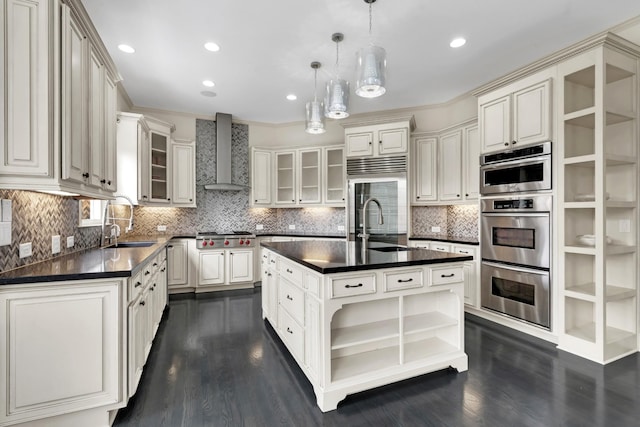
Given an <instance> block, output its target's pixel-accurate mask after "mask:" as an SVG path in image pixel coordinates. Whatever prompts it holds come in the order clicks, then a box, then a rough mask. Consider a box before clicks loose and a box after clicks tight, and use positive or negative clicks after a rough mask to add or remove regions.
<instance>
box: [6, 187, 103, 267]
mask: <svg viewBox="0 0 640 427" xmlns="http://www.w3.org/2000/svg"><path fill="white" fill-rule="evenodd" d="M0 198H3V199H10V200H12V202H13V203H12V205H13V206H12V216H13V218H12V224H11V245H9V246H0V271H5V270H11V269H14V268H17V267H20V266H23V265H26V264H32V263H34V262H39V261H44V260H46V259H49V258H51V257H52V256H53V255H52V253H51V236H55V235H60V236H61V237H62V239H61V240H62V244H61V250H62V252H61V253H60V254H66V253H70V252H73V251H77V250H79V249H86V248H91V247H94V246H98V245H99V244H100V228H99V227H82V228H81V227H78V216H79V206H78V201H77V200H74V199H71V198H66V197H60V196H53V195H49V194H43V193H34V192H30V191H13V190H0ZM68 236H74V240H75V245H74V247H73V248H69V249H67V245H66V242H67V237H68ZM26 242H31V243H32V251H33V254H32V255H31V256H30V257H26V258H22V259H20V256H19V253H20V251H19V246H20V243H26ZM56 256H57V255H56Z"/></svg>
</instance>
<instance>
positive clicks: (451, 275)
mask: <svg viewBox="0 0 640 427" xmlns="http://www.w3.org/2000/svg"><path fill="white" fill-rule="evenodd" d="M453 276H455V273H451V274H441V275H440V277H442V278H445V277H453Z"/></svg>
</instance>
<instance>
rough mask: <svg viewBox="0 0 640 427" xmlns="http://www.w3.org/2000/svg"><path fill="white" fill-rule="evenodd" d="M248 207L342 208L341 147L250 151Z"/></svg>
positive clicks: (342, 165) (342, 170) (342, 175)
mask: <svg viewBox="0 0 640 427" xmlns="http://www.w3.org/2000/svg"><path fill="white" fill-rule="evenodd" d="M251 165H252V166H251V182H252V186H251V205H252V206H265V207H267V206H270V207H295V206H338V207H340V206H344V203H345V200H344V191H345V190H344V188H345V168H344V147H343V146H331V147H311V148H304V149H298V150H291V149H285V150H268V149H259V148H254V149H252V152H251Z"/></svg>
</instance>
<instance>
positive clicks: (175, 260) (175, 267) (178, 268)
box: [167, 239, 192, 290]
mask: <svg viewBox="0 0 640 427" xmlns="http://www.w3.org/2000/svg"><path fill="white" fill-rule="evenodd" d="M189 240H192V239H172V240H171V241H170V242H169V244H167V284H168V286H169V290H174V289H177V288H183V287H185V286H188V285H189Z"/></svg>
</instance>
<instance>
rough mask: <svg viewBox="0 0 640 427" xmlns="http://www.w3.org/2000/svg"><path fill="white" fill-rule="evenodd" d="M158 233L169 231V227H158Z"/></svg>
mask: <svg viewBox="0 0 640 427" xmlns="http://www.w3.org/2000/svg"><path fill="white" fill-rule="evenodd" d="M158 231H167V226H166V225H159V226H158Z"/></svg>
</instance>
